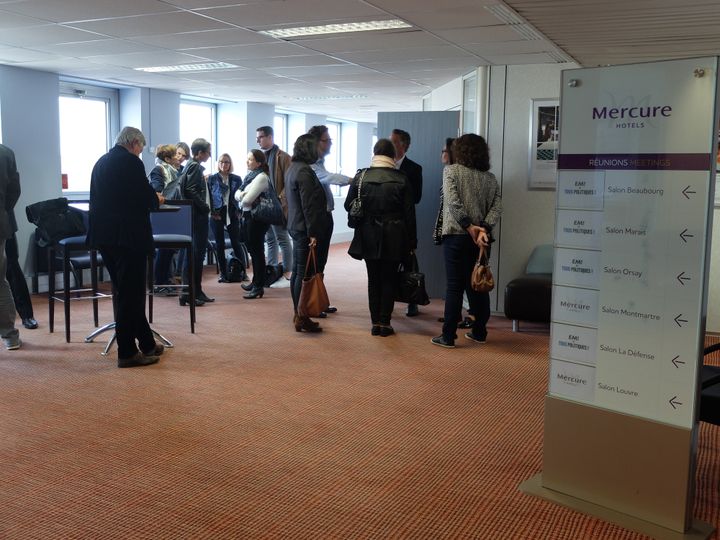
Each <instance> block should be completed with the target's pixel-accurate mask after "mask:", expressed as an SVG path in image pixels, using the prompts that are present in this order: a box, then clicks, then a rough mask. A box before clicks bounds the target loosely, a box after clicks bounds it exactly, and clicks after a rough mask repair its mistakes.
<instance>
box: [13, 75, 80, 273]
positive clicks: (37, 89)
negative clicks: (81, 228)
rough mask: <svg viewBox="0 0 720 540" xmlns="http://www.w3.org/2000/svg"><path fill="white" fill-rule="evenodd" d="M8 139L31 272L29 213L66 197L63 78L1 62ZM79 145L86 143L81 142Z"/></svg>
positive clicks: (23, 261) (22, 243) (23, 250)
mask: <svg viewBox="0 0 720 540" xmlns="http://www.w3.org/2000/svg"><path fill="white" fill-rule="evenodd" d="M0 103H2V107H0V114H2V121H1V122H0V125H1V126H2V140H3V144H5V145H6V146H9V147H10V148H11V149H12V150H13V151H14V152H15V158H16V160H17V166H18V171H19V172H20V185H21V188H22V194H21V195H20V200H19V201H18V203H17V205H16V206H15V216H16V218H17V222H18V232H17V239H18V246H19V248H20V266H22V267H23V268H24V269H25V273H26V274H30V273H31V268H32V264H31V260H29V259H30V257H32V253H31V252H30V253H29V250H28V246H29V244H30V236H31V235H32V234H33V232H34V231H35V226H34V225H32V224H30V223H29V222H28V220H27V218H26V216H25V207H26V206H27V205H29V204H32V203H34V202H38V201H43V200H46V199H53V198H55V197H60V196H62V183H61V179H60V118H59V114H60V112H59V78H58V76H57V75H55V74H52V73H46V72H42V71H32V70H28V69H22V68H15V67H11V66H2V65H0ZM78 144H82V142H81V141H79V142H78Z"/></svg>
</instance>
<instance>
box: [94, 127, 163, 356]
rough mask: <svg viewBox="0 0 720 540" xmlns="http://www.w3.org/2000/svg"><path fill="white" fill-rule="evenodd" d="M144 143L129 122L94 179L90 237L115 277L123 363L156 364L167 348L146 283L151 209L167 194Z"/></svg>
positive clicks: (117, 332)
mask: <svg viewBox="0 0 720 540" xmlns="http://www.w3.org/2000/svg"><path fill="white" fill-rule="evenodd" d="M144 147H145V136H144V135H143V134H142V132H141V131H140V130H139V129H137V128H133V127H124V128H123V129H122V131H121V132H120V134H119V135H118V137H117V140H116V141H115V146H114V147H113V148H111V149H110V151H109V152H108V153H107V154H105V155H104V156H102V157H101V158H100V159H99V160H98V161H97V163H95V167H93V170H92V176H91V179H90V222H89V227H88V234H87V240H88V244H89V245H90V246H91V247H93V248H96V249H98V250H99V251H100V254H101V255H102V258H103V263H104V264H105V267H106V268H107V269H108V272H109V273H110V279H111V280H112V286H113V307H114V308H115V335H116V337H117V345H118V367H121V368H127V367H137V366H147V365H150V364H154V363H156V362H157V361H158V360H159V356H160V355H161V354H162V353H163V350H164V347H163V346H162V345H161V344H156V343H155V338H154V337H153V333H152V330H151V329H150V325H149V324H148V321H147V317H146V316H145V283H146V272H147V258H148V255H150V254H152V253H153V251H154V246H153V237H152V227H151V225H150V212H151V211H152V210H157V209H158V207H159V205H160V204H162V203H164V202H165V198H164V197H163V196H162V194H161V193H155V190H153V188H152V187H151V186H150V184H149V183H148V181H147V178H146V176H145V167H144V166H143V162H142V160H141V159H140V154H142V151H143V148H144ZM136 341H137V343H136Z"/></svg>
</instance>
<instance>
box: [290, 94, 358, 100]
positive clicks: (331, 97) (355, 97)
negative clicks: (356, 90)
mask: <svg viewBox="0 0 720 540" xmlns="http://www.w3.org/2000/svg"><path fill="white" fill-rule="evenodd" d="M294 99H295V100H297V101H326V100H327V101H337V100H343V99H367V96H366V95H364V94H353V95H351V96H347V95H341V96H299V97H296V98H294Z"/></svg>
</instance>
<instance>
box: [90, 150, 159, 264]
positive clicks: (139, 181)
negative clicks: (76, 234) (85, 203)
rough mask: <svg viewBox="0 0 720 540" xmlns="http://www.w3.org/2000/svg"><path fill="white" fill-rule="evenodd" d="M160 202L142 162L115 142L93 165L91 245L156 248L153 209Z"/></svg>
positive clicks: (142, 248) (95, 246)
mask: <svg viewBox="0 0 720 540" xmlns="http://www.w3.org/2000/svg"><path fill="white" fill-rule="evenodd" d="M158 206H159V202H158V198H157V195H156V194H155V191H154V190H153V188H152V187H151V186H150V184H149V183H148V181H147V177H146V176H145V167H144V166H143V162H142V161H141V160H140V158H138V157H137V156H136V155H134V154H132V153H130V152H129V151H128V150H127V149H126V148H125V147H123V146H120V145H115V146H114V147H113V148H112V149H111V150H110V151H109V152H108V153H107V154H105V155H104V156H103V157H101V158H100V159H99V160H98V161H97V163H95V167H93V171H92V176H91V179H90V216H89V217H90V219H89V227H88V234H87V239H88V243H89V244H90V246H92V247H94V248H99V247H100V246H110V247H123V248H129V249H134V250H138V251H143V252H146V253H151V252H152V251H153V238H152V228H151V225H150V211H151V210H157V208H158Z"/></svg>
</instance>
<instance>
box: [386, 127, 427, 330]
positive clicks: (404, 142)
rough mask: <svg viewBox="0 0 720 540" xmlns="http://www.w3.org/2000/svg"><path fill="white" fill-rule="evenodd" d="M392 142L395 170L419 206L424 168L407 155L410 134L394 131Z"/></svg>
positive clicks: (412, 308)
mask: <svg viewBox="0 0 720 540" xmlns="http://www.w3.org/2000/svg"><path fill="white" fill-rule="evenodd" d="M390 140H391V141H392V143H393V146H394V147H395V168H396V169H399V170H401V171H402V172H404V173H405V176H407V178H408V184H409V185H410V188H411V189H412V192H413V198H414V200H415V204H416V205H417V204H418V203H419V202H420V199H422V183H423V179H422V166H420V165H418V164H417V163H415V162H414V161H413V160H411V159H410V158H409V157H407V156H406V155H405V154H406V153H407V151H408V149H409V148H410V134H409V133H408V132H407V131H403V130H402V129H393V131H392V135H390ZM418 313H419V311H418V307H417V304H408V307H407V313H405V315H407V316H408V317H416V316H417V315H418Z"/></svg>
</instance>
